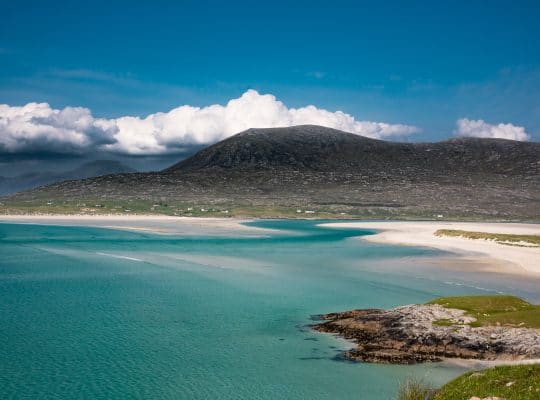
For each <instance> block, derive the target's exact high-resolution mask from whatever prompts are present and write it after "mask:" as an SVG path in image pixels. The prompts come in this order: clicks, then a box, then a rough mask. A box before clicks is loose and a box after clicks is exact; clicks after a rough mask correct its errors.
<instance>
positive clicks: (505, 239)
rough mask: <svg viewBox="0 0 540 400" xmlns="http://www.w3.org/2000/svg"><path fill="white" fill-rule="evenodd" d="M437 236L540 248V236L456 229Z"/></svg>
mask: <svg viewBox="0 0 540 400" xmlns="http://www.w3.org/2000/svg"><path fill="white" fill-rule="evenodd" d="M435 235H437V236H454V237H465V238H468V239H483V240H494V241H495V242H497V243H502V244H509V245H513V246H519V245H520V243H527V244H529V245H533V246H540V235H509V234H505V233H486V232H471V231H461V230H455V229H439V230H438V231H436V232H435Z"/></svg>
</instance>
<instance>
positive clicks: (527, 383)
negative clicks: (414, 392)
mask: <svg viewBox="0 0 540 400" xmlns="http://www.w3.org/2000/svg"><path fill="white" fill-rule="evenodd" d="M473 396H476V397H479V398H485V397H489V396H494V397H499V398H503V399H506V400H538V399H540V364H535V365H514V366H499V367H495V368H490V369H486V370H482V371H476V372H475V371H470V372H467V373H465V374H463V375H461V376H459V377H458V378H456V379H454V380H453V381H451V382H449V383H447V384H446V385H444V386H443V387H442V388H441V389H440V390H439V391H438V393H437V394H436V395H435V396H434V397H433V400H463V399H470V398H471V397H473Z"/></svg>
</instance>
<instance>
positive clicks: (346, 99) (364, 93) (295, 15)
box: [0, 0, 540, 153]
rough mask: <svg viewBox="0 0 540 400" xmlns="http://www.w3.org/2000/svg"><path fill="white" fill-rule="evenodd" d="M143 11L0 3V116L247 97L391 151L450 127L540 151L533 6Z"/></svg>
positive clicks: (447, 132) (115, 4)
mask: <svg viewBox="0 0 540 400" xmlns="http://www.w3.org/2000/svg"><path fill="white" fill-rule="evenodd" d="M145 3H146V4H143V3H140V4H138V3H137V2H135V1H129V2H123V1H108V2H102V1H92V2H66V1H56V2H54V3H51V2H33V1H30V2H14V1H9V2H8V1H3V2H2V7H1V8H2V15H3V16H2V23H1V24H0V104H7V105H9V106H10V107H14V106H22V105H24V104H26V103H29V102H47V103H49V105H50V108H51V109H53V110H61V109H63V108H64V107H69V106H80V107H86V108H88V109H89V110H90V111H91V114H92V118H104V119H113V118H119V117H123V116H126V115H131V116H140V117H144V116H146V115H148V114H152V113H156V112H167V111H169V110H171V109H173V108H175V107H178V106H181V105H192V106H199V107H204V106H208V105H211V104H214V103H218V104H222V105H225V104H226V103H227V102H228V101H229V100H230V99H236V98H239V97H240V96H242V94H244V93H245V92H246V91H247V90H248V89H254V90H256V91H257V92H258V93H259V94H261V95H263V94H271V95H273V96H274V97H275V98H276V101H281V102H283V103H284V104H285V105H286V106H287V107H289V108H298V107H304V106H307V105H311V104H312V105H314V106H316V107H317V108H318V109H324V110H329V111H331V112H334V111H337V110H341V111H343V112H344V113H347V114H350V115H351V116H352V117H354V118H355V119H356V120H358V121H376V122H381V123H387V124H390V125H392V126H394V124H401V125H406V126H411V127H415V128H417V129H416V131H415V132H414V134H410V132H413V130H414V129H412V128H411V129H409V131H407V132H409V133H407V134H404V135H403V137H402V140H413V141H420V140H422V141H426V140H441V139H445V138H449V137H451V136H453V135H454V134H455V131H456V129H457V128H456V126H457V125H456V121H458V120H459V119H468V120H471V121H473V122H474V121H477V120H484V121H485V123H486V124H487V125H485V126H487V127H488V128H486V129H492V128H490V127H492V126H497V124H500V123H504V124H511V125H512V126H511V127H510V128H511V129H514V128H515V127H519V128H522V130H523V132H525V133H526V134H527V135H528V138H529V139H532V140H540V24H539V23H538V21H539V20H540V3H539V2H538V1H537V0H536V1H514V2H510V1H505V2H502V1H489V2H488V1H481V2H480V1H463V2H461V1H452V2H445V4H440V3H442V2H433V1H429V2H428V1H425V2H420V1H408V2H398V1H384V2H383V1H356V2H352V1H339V0H336V1H331V2H330V1H325V2H323V1H313V0H312V1H296V2H290V1H289V2H285V1H272V2H265V3H262V2H241V1H231V2H223V1H220V2H218V1H176V2H175V1H170V2H161V1H154V2H151V3H148V2H145ZM291 3H292V4H291ZM257 104H259V103H257ZM295 121H296V119H295ZM469 125H470V124H469ZM469 125H468V127H467V129H469V130H468V132H473V131H474V132H477V131H478V129H480V128H478V127H477V126H476V125H474V124H473V125H474V126H473V127H472V128H471V127H470V126H469ZM62 126H63V125H62ZM99 126H100V128H99V129H101V125H99ZM235 126H236V125H235ZM340 126H341V125H340ZM92 129H97V128H96V126H95V124H94V125H92ZM107 129H109V128H107ZM111 129H113V128H111ZM114 129H116V128H114ZM141 129H142V128H141ZM230 129H233V128H230ZM359 129H360V128H359ZM493 129H495V128H493ZM139 131H140V129H139V130H138V131H137V132H139ZM503 131H504V129H503ZM108 132H109V133H110V132H113V130H109V131H108ZM359 132H362V131H359ZM175 137H178V136H175ZM186 137H187V136H182V138H184V139H185V138H186ZM378 137H382V138H386V137H384V136H378ZM211 138H212V139H216V140H217V139H219V138H220V137H219V136H216V135H213V136H212V135H211ZM94 139H95V138H94V137H92V140H91V142H92V143H93V144H92V145H93V146H94V145H96V143H98V144H99V145H100V146H102V145H108V144H107V143H105V142H106V140H102V138H101V137H100V139H99V141H97V142H96V141H95V140H94ZM184 139H182V140H184ZM188 139H189V140H188ZM188 139H185V140H187V142H186V143H188V142H189V143H188V144H193V142H197V143H200V142H201V141H200V140H199V136H189V137H188ZM212 139H211V140H212ZM160 140H161V139H160ZM170 140H172V139H170ZM46 143H50V140H47V141H46ZM62 143H64V142H62ZM70 143H71V142H70ZM85 143H86V142H85ZM104 143H105V144H104ZM71 144H73V143H71ZM161 144H162V143H161ZM4 145H5V146H7V145H6V144H5V143H4ZM62 145H64V144H62ZM79 145H80V143H79V144H77V146H79ZM86 145H87V144H85V145H84V146H86ZM181 145H182V143H180V144H179V145H175V146H173V147H174V148H175V149H176V150H178V149H181V147H182V146H181ZM40 146H41V147H40ZM40 146H37V147H35V148H34V147H32V148H31V149H30V150H32V149H38V150H39V149H43V146H42V144H40ZM81 146H82V145H81ZM84 146H83V147H84ZM137 146H138V147H137ZM137 146H136V147H129V149H130V150H129V151H130V152H132V153H133V152H136V151H139V152H140V151H142V150H141V149H146V148H148V149H151V152H162V151H161V150H159V149H161V148H162V147H159V148H158V147H156V146H157V145H153V147H152V146H150V147H145V146H146V144H138V145H137ZM164 146H165V147H167V146H169V142H167V143H165V144H164ZM68 147H69V146H68ZM165 147H163V148H165ZM6 148H7V147H6ZM17 148H19V147H17ZM69 148H71V147H69ZM127 148H128V147H126V146H124V147H123V148H120V147H117V148H115V149H116V150H118V149H124V150H125V149H127ZM134 148H135V149H136V151H132V150H131V149H134ZM167 148H168V147H167ZM54 149H55V150H58V147H55V148H54ZM156 149H158V150H156ZM11 150H12V151H17V150H16V149H15V150H13V148H12V149H11ZM23 150H24V151H28V148H24V149H23ZM23 150H21V151H23ZM126 151H127V150H126ZM149 151H150V150H149Z"/></svg>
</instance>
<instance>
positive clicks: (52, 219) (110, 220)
mask: <svg viewBox="0 0 540 400" xmlns="http://www.w3.org/2000/svg"><path fill="white" fill-rule="evenodd" d="M249 221H250V220H248V219H235V218H196V217H173V216H166V215H1V216H0V222H11V223H25V224H37V225H61V226H90V227H96V228H109V229H121V230H130V231H140V232H148V233H155V234H162V235H182V236H198V235H212V236H230V235H233V236H249V237H253V236H266V235H268V234H270V233H272V232H273V231H271V230H269V229H263V228H256V227H250V226H246V225H244V224H243V223H245V222H249Z"/></svg>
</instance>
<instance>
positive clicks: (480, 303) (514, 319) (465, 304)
mask: <svg viewBox="0 0 540 400" xmlns="http://www.w3.org/2000/svg"><path fill="white" fill-rule="evenodd" d="M428 304H440V305H442V306H444V307H447V308H457V309H459V310H464V311H466V312H467V315H469V316H472V317H475V318H476V321H475V322H473V323H471V324H470V325H471V326H473V327H478V326H488V325H503V326H513V327H525V328H540V306H538V305H534V304H530V303H528V302H526V301H525V300H522V299H520V298H519V297H515V296H458V297H441V298H438V299H435V300H432V301H430V302H429V303H428ZM438 322H439V321H437V322H436V324H437V325H442V326H445V325H448V321H440V323H438Z"/></svg>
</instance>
